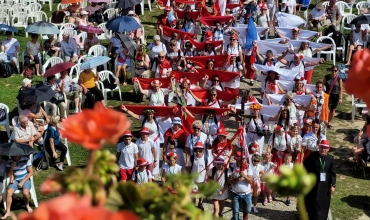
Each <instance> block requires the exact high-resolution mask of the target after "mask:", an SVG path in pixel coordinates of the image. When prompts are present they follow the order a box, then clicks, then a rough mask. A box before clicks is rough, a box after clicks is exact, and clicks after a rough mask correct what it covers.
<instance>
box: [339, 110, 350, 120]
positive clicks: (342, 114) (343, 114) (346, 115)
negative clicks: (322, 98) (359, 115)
mask: <svg viewBox="0 0 370 220" xmlns="http://www.w3.org/2000/svg"><path fill="white" fill-rule="evenodd" d="M337 113H338V114H337V115H336V118H339V119H342V120H351V119H352V118H351V117H352V116H351V112H342V111H337Z"/></svg>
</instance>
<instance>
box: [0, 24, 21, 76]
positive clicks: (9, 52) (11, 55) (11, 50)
mask: <svg viewBox="0 0 370 220" xmlns="http://www.w3.org/2000/svg"><path fill="white" fill-rule="evenodd" d="M5 35H6V39H5V40H3V41H2V44H1V52H4V53H6V56H7V58H8V60H9V61H12V62H10V63H11V65H12V67H13V69H14V70H15V69H17V68H16V67H17V62H18V52H19V50H20V45H19V42H18V40H17V39H15V38H13V37H12V32H10V31H7V32H5Z"/></svg>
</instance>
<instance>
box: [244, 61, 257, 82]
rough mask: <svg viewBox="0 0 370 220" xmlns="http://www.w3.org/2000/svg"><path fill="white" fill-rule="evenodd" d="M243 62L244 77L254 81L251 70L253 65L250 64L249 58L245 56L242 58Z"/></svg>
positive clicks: (252, 70)
mask: <svg viewBox="0 0 370 220" xmlns="http://www.w3.org/2000/svg"><path fill="white" fill-rule="evenodd" d="M244 62H245V70H246V73H245V75H244V77H245V78H247V79H253V80H254V73H255V70H254V69H253V68H252V64H253V63H251V56H245V57H244Z"/></svg>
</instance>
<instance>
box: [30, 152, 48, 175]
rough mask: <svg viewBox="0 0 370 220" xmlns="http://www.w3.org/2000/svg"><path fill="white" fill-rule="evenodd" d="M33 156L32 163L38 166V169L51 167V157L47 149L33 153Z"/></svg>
mask: <svg viewBox="0 0 370 220" xmlns="http://www.w3.org/2000/svg"><path fill="white" fill-rule="evenodd" d="M33 157H34V158H33V163H32V165H33V166H34V167H35V168H36V170H37V171H39V170H47V169H49V158H48V154H47V153H45V150H42V151H39V152H38V153H36V154H35V155H33Z"/></svg>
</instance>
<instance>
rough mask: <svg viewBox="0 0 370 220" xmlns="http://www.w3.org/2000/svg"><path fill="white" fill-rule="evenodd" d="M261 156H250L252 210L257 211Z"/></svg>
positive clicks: (262, 168) (261, 169) (261, 173)
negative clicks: (251, 168)
mask: <svg viewBox="0 0 370 220" xmlns="http://www.w3.org/2000/svg"><path fill="white" fill-rule="evenodd" d="M261 160H262V157H261V156H260V155H258V154H255V155H253V156H252V163H253V177H254V178H253V179H254V181H253V194H252V203H253V212H254V213H258V210H257V202H258V196H259V194H260V192H261V186H260V184H261V176H262V175H263V174H264V167H263V166H262V165H261V164H260V163H261Z"/></svg>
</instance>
